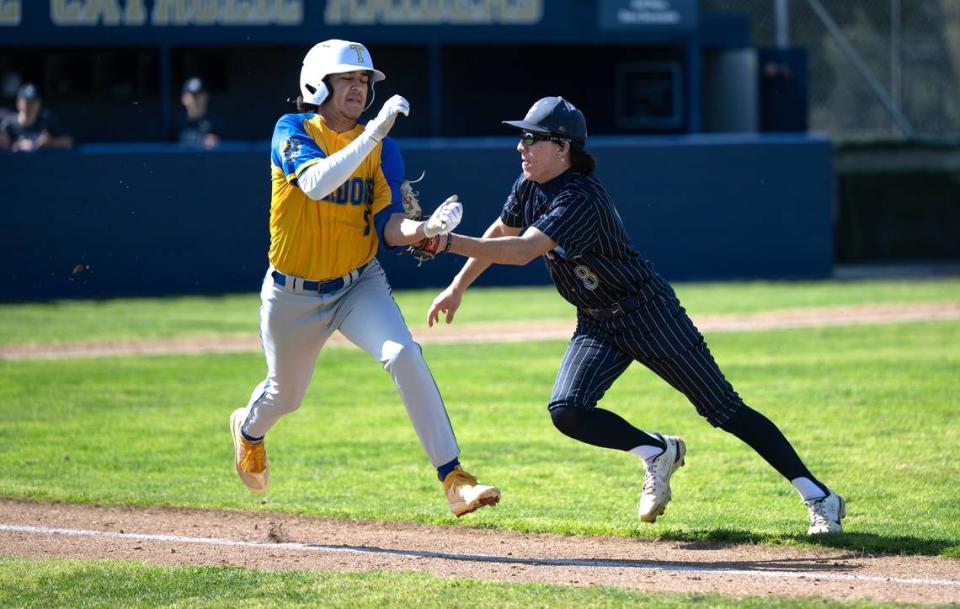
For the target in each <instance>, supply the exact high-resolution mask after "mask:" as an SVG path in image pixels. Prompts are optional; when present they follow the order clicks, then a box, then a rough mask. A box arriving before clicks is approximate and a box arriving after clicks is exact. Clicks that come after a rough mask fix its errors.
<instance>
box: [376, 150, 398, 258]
mask: <svg viewBox="0 0 960 609" xmlns="http://www.w3.org/2000/svg"><path fill="white" fill-rule="evenodd" d="M380 169H381V171H383V177H384V178H385V179H386V180H387V184H388V185H389V186H390V203H389V204H388V205H387V206H386V207H384V208H383V209H381V210H380V211H378V212H377V213H376V214H375V215H374V216H373V225H374V226H375V227H376V229H377V237H378V238H379V239H380V244H381V245H382V246H383V247H384V248H387V249H393V248H394V247H396V246H392V245H388V244H387V242H386V241H385V240H384V239H383V227H384V226H386V224H387V220H389V219H390V216H392V215H393V214H402V213H403V195H402V194H400V183H401V182H402V181H403V176H404V174H405V173H406V168H405V167H404V165H403V155H401V154H400V146H398V145H397V143H396V142H395V141H393V139H391V138H389V137H385V138H383V143H382V144H381V146H380Z"/></svg>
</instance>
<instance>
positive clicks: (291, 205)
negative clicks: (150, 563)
mask: <svg viewBox="0 0 960 609" xmlns="http://www.w3.org/2000/svg"><path fill="white" fill-rule="evenodd" d="M384 78H386V77H385V76H384V74H383V72H381V71H379V70H377V69H375V68H374V67H373V60H372V59H371V57H370V53H369V52H368V51H367V49H366V47H364V46H363V45H361V44H357V43H353V42H348V41H344V40H327V41H325V42H321V43H320V44H317V45H316V46H314V47H313V48H312V49H311V50H310V51H309V52H308V53H307V55H306V57H305V58H304V60H303V67H302V68H301V75H300V90H301V93H302V95H301V97H300V98H298V99H297V105H298V112H299V113H297V114H285V115H284V116H282V117H281V118H280V120H279V121H278V122H277V125H276V128H275V130H274V134H273V143H272V151H271V166H272V170H271V171H272V176H271V183H272V194H271V202H270V251H269V260H270V266H269V268H268V270H267V274H266V277H265V278H264V281H263V288H262V290H261V292H260V297H261V300H262V306H261V308H260V334H261V337H262V340H263V351H264V355H265V356H266V360H267V377H266V379H264V381H263V382H262V383H260V384H259V385H258V386H257V387H256V389H254V391H253V394H252V395H251V397H250V401H249V403H248V404H247V406H246V407H244V408H238V409H237V410H236V411H234V412H233V414H232V415H231V417H230V431H231V434H232V435H233V441H234V449H235V460H236V468H237V473H238V474H239V475H240V479H241V480H242V481H243V483H244V484H246V485H247V487H248V488H250V490H252V491H254V492H256V493H262V492H266V490H267V487H268V484H269V467H268V462H267V454H266V448H265V445H264V441H263V438H264V436H265V435H266V433H267V432H268V431H269V430H270V428H271V427H273V425H274V424H275V423H276V422H277V420H278V419H279V418H280V417H281V416H283V415H285V414H288V413H290V412H292V411H294V410H296V409H297V408H299V406H300V403H301V401H302V400H303V397H304V394H305V393H306V391H307V386H308V385H309V383H310V378H311V377H312V375H313V370H314V367H315V366H316V360H317V355H318V354H319V352H320V349H321V348H322V347H323V345H324V343H325V342H326V340H327V339H328V338H329V337H330V335H331V334H333V332H334V331H336V330H339V331H340V332H341V333H343V334H344V335H345V336H346V337H347V338H348V339H350V341H352V342H353V343H354V344H356V345H357V346H359V347H361V348H362V349H364V350H365V351H367V352H368V353H370V354H371V355H372V356H373V357H374V358H376V359H377V360H378V361H379V362H380V363H381V364H382V365H383V367H384V369H385V370H386V371H387V372H388V373H389V374H390V375H391V377H392V378H393V380H394V382H395V383H396V385H397V389H398V390H399V391H400V397H401V399H402V400H403V403H404V406H406V409H407V414H408V415H409V417H410V420H411V421H412V422H413V426H414V428H415V430H416V432H417V435H418V437H419V438H420V442H421V444H422V445H423V448H424V450H425V451H426V453H427V456H428V457H429V459H430V461H431V462H432V463H433V465H434V466H435V467H436V468H437V474H438V476H439V478H440V480H442V481H443V486H444V489H445V491H446V493H447V497H448V500H449V502H450V509H451V511H452V512H453V513H454V514H456V515H457V516H462V515H463V514H466V513H469V512H472V511H474V510H476V509H477V508H479V507H481V506H484V505H493V504H496V503H497V501H499V499H500V491H499V490H498V489H496V488H494V487H492V486H488V485H484V484H480V483H479V482H477V479H476V478H475V477H473V476H471V475H470V474H468V473H467V472H465V471H463V470H462V469H461V467H460V465H459V461H458V455H459V453H460V449H459V447H458V446H457V440H456V438H455V437H454V433H453V428H452V427H451V425H450V420H449V418H448V417H447V412H446V408H445V407H444V404H443V400H442V399H441V397H440V392H439V390H438V389H437V385H436V383H435V382H434V380H433V376H432V375H431V373H430V370H429V368H427V364H426V363H425V362H424V360H423V355H422V354H421V351H420V346H419V345H418V344H417V343H415V342H414V341H413V338H412V337H411V336H410V331H409V330H408V329H407V325H406V321H405V320H404V319H403V316H402V315H401V313H400V310H399V308H398V307H397V304H396V302H395V301H394V300H393V297H392V295H391V293H390V285H389V284H388V283H387V279H386V277H385V275H384V272H383V269H382V268H381V267H380V264H379V263H378V262H377V259H376V258H375V254H376V252H377V249H378V246H379V245H380V244H383V245H385V246H386V247H397V246H405V245H410V244H413V243H416V242H419V241H422V240H423V239H424V238H429V237H434V236H436V235H438V234H443V233H447V232H449V231H451V230H453V229H454V228H455V227H456V226H457V224H459V222H460V216H461V213H462V207H461V205H460V203H459V202H457V201H456V197H455V196H454V197H451V198H449V199H447V201H445V202H444V203H443V204H442V205H441V206H440V207H438V208H437V210H436V211H435V212H434V213H433V214H432V215H431V216H430V217H429V218H428V219H427V220H426V221H424V222H416V221H413V220H409V219H406V218H405V217H404V214H403V212H404V209H403V205H402V200H401V192H400V185H401V182H402V180H403V174H404V166H403V159H402V157H401V155H400V149H399V148H398V147H397V145H396V143H395V142H394V141H393V140H391V139H390V138H388V137H387V133H388V132H389V131H390V129H391V127H392V126H393V123H394V121H395V120H396V117H397V115H398V114H404V115H406V114H408V112H409V105H408V103H407V101H406V100H405V99H404V98H402V97H400V96H399V95H395V96H393V97H391V98H390V99H388V100H387V101H386V102H385V103H384V104H383V107H382V109H381V110H380V112H379V114H377V116H376V117H375V118H374V119H372V120H370V121H369V122H368V123H366V125H363V124H358V119H359V117H360V115H361V113H362V112H363V111H364V110H365V109H366V108H367V107H369V103H368V100H369V101H370V102H372V99H373V85H374V83H376V82H379V81H381V80H383V79H384Z"/></svg>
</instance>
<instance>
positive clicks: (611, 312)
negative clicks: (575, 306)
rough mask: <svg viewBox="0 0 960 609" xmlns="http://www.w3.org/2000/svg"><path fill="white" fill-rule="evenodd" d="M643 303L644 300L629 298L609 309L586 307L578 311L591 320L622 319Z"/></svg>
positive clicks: (636, 297) (637, 297)
mask: <svg viewBox="0 0 960 609" xmlns="http://www.w3.org/2000/svg"><path fill="white" fill-rule="evenodd" d="M643 302H644V299H641V298H640V297H639V296H631V297H630V298H627V299H626V300H621V301H620V302H618V303H616V304H614V305H611V306H609V307H604V308H602V309H587V308H586V307H581V308H580V310H581V311H583V313H584V314H585V315H587V316H588V317H592V318H593V319H599V320H604V319H614V318H615V317H622V316H624V315H626V314H627V313H632V312H634V311H636V310H637V309H639V308H640V304H641V303H643Z"/></svg>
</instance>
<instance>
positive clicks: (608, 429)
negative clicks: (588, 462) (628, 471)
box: [550, 406, 667, 450]
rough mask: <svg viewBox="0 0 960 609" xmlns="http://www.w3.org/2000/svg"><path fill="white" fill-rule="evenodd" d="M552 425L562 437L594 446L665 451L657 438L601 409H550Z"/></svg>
mask: <svg viewBox="0 0 960 609" xmlns="http://www.w3.org/2000/svg"><path fill="white" fill-rule="evenodd" d="M550 417H551V418H552V419H553V424H554V425H555V426H556V428H557V429H559V430H560V432H561V433H563V434H564V435H566V436H570V437H571V438H573V439H574V440H579V441H581V442H585V443H587V444H592V445H594V446H601V447H603V448H615V449H618V450H630V449H631V448H636V447H637V446H641V445H647V446H656V447H658V448H661V449H663V450H666V448H667V447H666V446H665V445H664V443H663V442H661V441H660V439H659V438H656V437H654V436H651V435H650V434H648V433H646V432H644V431H641V430H639V429H637V428H636V427H634V426H633V425H631V424H630V423H628V422H627V421H626V420H624V419H623V418H622V417H620V416H619V415H617V414H614V413H612V412H610V411H609V410H603V409H602V408H591V409H589V410H588V409H586V408H570V407H567V406H560V407H556V408H553V409H551V410H550Z"/></svg>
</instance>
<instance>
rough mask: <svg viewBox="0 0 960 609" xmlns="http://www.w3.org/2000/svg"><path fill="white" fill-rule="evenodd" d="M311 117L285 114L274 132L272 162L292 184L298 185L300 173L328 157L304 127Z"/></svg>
mask: <svg viewBox="0 0 960 609" xmlns="http://www.w3.org/2000/svg"><path fill="white" fill-rule="evenodd" d="M309 116H310V115H309V114H284V115H283V116H281V117H280V120H279V121H277V126H276V127H275V128H274V130H273V141H272V142H271V146H270V147H271V150H270V161H271V162H272V163H273V165H274V166H275V167H279V168H280V170H281V171H283V175H284V176H286V178H287V181H288V182H290V183H291V184H296V183H297V176H299V175H300V172H302V171H303V170H304V169H306V168H307V167H309V166H310V165H313V164H314V163H316V162H317V161H320V160H321V159H325V158H326V157H327V155H326V153H325V152H324V151H323V150H322V149H321V148H320V145H319V144H317V142H316V141H315V140H314V139H313V137H311V136H310V134H309V133H307V130H306V128H305V127H304V125H303V123H304V121H305V120H307V118H308V117H309Z"/></svg>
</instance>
